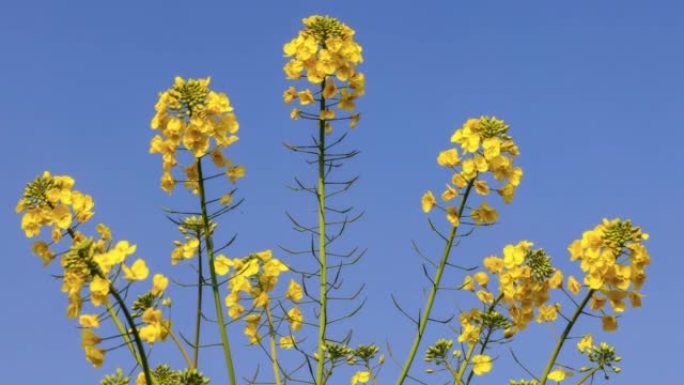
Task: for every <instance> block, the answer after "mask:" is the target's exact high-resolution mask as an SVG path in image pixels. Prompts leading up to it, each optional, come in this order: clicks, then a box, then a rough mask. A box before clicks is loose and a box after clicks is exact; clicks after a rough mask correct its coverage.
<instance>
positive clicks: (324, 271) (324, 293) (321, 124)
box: [316, 80, 328, 385]
mask: <svg viewBox="0 0 684 385" xmlns="http://www.w3.org/2000/svg"><path fill="white" fill-rule="evenodd" d="M324 88H325V80H323V81H322V82H321V100H320V104H319V109H320V111H323V110H325V108H326V106H325V98H324V97H323V95H322V93H323V89H324ZM325 227H326V219H325V120H323V119H319V120H318V228H319V235H318V250H319V251H318V261H319V264H320V267H321V274H320V303H321V309H320V315H319V320H318V362H317V364H316V385H323V384H324V380H323V369H324V366H325V332H326V327H327V326H328V325H327V324H328V262H327V256H326V248H327V245H326V228H325Z"/></svg>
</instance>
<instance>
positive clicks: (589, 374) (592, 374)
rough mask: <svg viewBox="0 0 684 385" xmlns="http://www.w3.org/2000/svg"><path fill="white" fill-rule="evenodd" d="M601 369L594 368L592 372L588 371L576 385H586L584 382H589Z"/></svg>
mask: <svg viewBox="0 0 684 385" xmlns="http://www.w3.org/2000/svg"><path fill="white" fill-rule="evenodd" d="M598 370H599V368H593V369H591V370H590V371H588V372H587V373H586V374H585V375H584V376H582V378H580V380H579V381H578V382H577V384H575V385H584V382H585V381H586V380H588V379H589V378H590V377H593V376H594V373H596V372H598Z"/></svg>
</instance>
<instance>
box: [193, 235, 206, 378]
mask: <svg viewBox="0 0 684 385" xmlns="http://www.w3.org/2000/svg"><path fill="white" fill-rule="evenodd" d="M197 240H200V234H199V233H197ZM203 286H204V276H203V275H202V244H201V242H200V244H199V246H197V311H196V313H195V340H194V346H193V352H192V363H193V366H192V367H193V368H197V367H198V364H199V350H200V328H201V323H202V287H203Z"/></svg>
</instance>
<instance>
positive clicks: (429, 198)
mask: <svg viewBox="0 0 684 385" xmlns="http://www.w3.org/2000/svg"><path fill="white" fill-rule="evenodd" d="M420 204H421V207H422V208H423V212H424V213H429V212H430V211H431V210H432V208H433V207H435V205H436V204H437V199H435V196H434V195H432V191H427V192H426V193H425V194H423V197H422V198H421V200H420Z"/></svg>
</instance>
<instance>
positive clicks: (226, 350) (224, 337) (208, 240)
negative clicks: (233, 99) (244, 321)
mask: <svg viewBox="0 0 684 385" xmlns="http://www.w3.org/2000/svg"><path fill="white" fill-rule="evenodd" d="M197 175H198V179H199V183H198V184H199V195H200V205H201V208H202V221H203V224H204V229H203V230H202V231H203V232H204V243H205V245H206V248H207V257H208V261H207V262H208V263H209V273H210V274H211V290H212V293H213V297H214V306H215V309H216V318H217V321H218V328H219V333H220V334H221V346H222V347H223V356H224V359H225V361H226V368H227V369H228V381H229V382H230V385H236V384H237V381H236V380H235V367H234V366H233V355H232V354H231V351H230V341H229V340H228V333H227V332H226V323H225V321H224V318H223V307H222V306H221V297H220V295H219V286H218V278H217V277H216V269H214V241H213V239H212V237H211V225H210V223H209V216H208V214H207V198H206V193H205V191H204V177H203V176H202V158H198V159H197Z"/></svg>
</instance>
